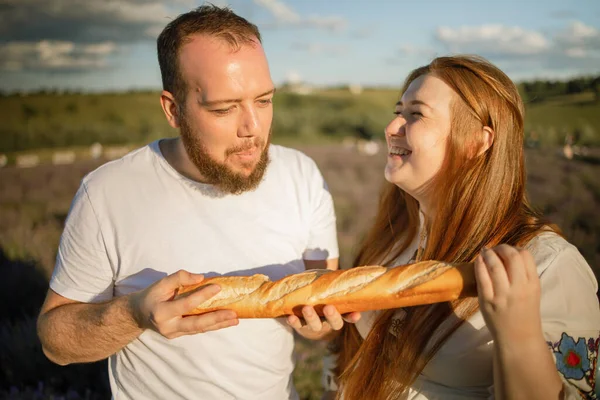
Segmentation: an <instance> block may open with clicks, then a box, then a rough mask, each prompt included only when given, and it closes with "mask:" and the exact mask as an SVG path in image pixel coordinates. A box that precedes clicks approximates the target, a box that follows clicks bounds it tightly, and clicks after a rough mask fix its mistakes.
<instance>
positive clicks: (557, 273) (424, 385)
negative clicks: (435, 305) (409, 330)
mask: <svg viewBox="0 0 600 400" xmlns="http://www.w3.org/2000/svg"><path fill="white" fill-rule="evenodd" d="M418 237H419V235H417V236H416V238H415V240H413V242H412V243H411V245H410V246H409V247H408V248H407V249H406V250H405V251H404V252H403V253H402V254H401V255H400V257H399V258H398V259H397V260H396V261H395V262H394V264H393V265H401V264H406V263H408V262H409V261H410V260H411V257H412V256H413V254H414V253H415V251H416V250H417V247H418V240H417V238H418ZM526 248H527V249H528V250H529V251H530V252H531V254H532V256H533V258H534V260H535V262H536V265H537V271H538V274H539V276H540V281H541V317H542V328H543V332H544V337H545V339H546V340H547V342H548V346H549V350H550V351H551V352H552V353H553V357H554V359H555V362H556V365H557V370H558V371H559V373H560V376H561V378H562V380H563V383H564V391H565V396H566V397H565V398H566V399H569V400H571V399H580V398H581V397H580V396H582V395H583V396H590V398H591V396H592V393H593V387H592V385H593V380H594V379H593V376H594V365H595V362H594V360H595V359H596V358H597V357H598V344H599V335H600V309H599V305H598V298H597V297H596V291H597V290H598V284H597V281H596V278H595V277H594V274H593V272H592V270H591V268H590V266H589V265H588V264H587V263H586V261H585V260H584V258H583V257H582V256H581V254H580V253H579V251H578V250H577V248H576V247H575V246H573V245H571V244H569V243H568V242H567V241H566V240H564V239H563V238H562V237H560V236H558V235H557V234H555V233H551V232H547V233H542V234H540V235H538V236H537V237H535V238H534V239H533V240H532V241H531V242H530V243H528V244H527V246H526ZM378 315H379V312H377V311H370V312H365V313H362V318H361V319H360V320H359V321H358V322H357V324H356V328H357V330H358V331H359V333H360V335H361V336H362V337H363V339H364V338H366V336H367V335H368V333H369V332H370V330H371V327H372V326H373V324H374V322H375V320H376V318H377V316H378ZM404 316H405V312H404V310H403V309H398V310H397V311H396V314H395V317H394V321H393V323H392V326H391V331H392V333H393V330H394V329H402V323H401V321H402V319H403V317H404ZM455 318H456V317H455ZM455 321H456V319H453V318H452V317H451V318H449V319H448V320H447V321H446V323H447V324H450V325H448V326H452V324H453V322H455ZM443 327H444V325H442V327H441V328H442V330H443ZM493 345H494V342H493V340H492V336H491V334H490V332H489V330H488V329H487V326H486V325H485V322H484V320H483V315H482V314H481V312H480V311H477V312H476V313H475V314H474V315H472V316H471V317H470V318H468V319H467V321H466V322H465V323H463V324H462V325H461V326H460V327H459V328H458V329H457V330H456V332H454V333H453V334H452V335H451V336H450V337H449V338H448V340H447V341H446V342H445V343H444V344H443V345H442V346H441V348H440V349H439V350H438V351H437V353H436V354H435V355H434V356H433V358H432V359H431V360H430V361H429V363H428V364H427V365H426V366H425V368H424V369H423V371H422V373H421V375H420V376H419V377H418V378H417V380H416V381H415V383H414V384H413V385H412V387H411V388H410V390H409V393H408V394H407V396H406V397H404V398H405V399H406V400H467V399H493V398H494V387H493V384H494V382H493V369H492V368H493V367H492V357H493ZM577 361H580V363H578V362H577ZM569 364H571V365H569ZM333 366H334V358H332V357H331V356H328V357H326V359H325V361H324V374H323V384H324V386H325V388H326V389H328V390H337V389H338V388H337V385H336V384H335V381H334V377H333V373H332V372H331V369H332V368H333ZM584 398H587V397H584Z"/></svg>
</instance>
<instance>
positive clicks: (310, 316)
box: [287, 305, 360, 340]
mask: <svg viewBox="0 0 600 400" xmlns="http://www.w3.org/2000/svg"><path fill="white" fill-rule="evenodd" d="M323 314H324V315H325V321H323V320H321V317H319V315H318V314H317V312H316V311H315V309H314V307H312V306H304V307H303V308H302V316H303V317H304V318H303V320H302V319H300V318H298V317H297V316H295V315H290V316H288V317H287V323H288V325H290V326H291V327H292V328H294V329H295V330H296V332H298V334H300V335H301V336H303V337H305V338H307V339H312V340H319V339H324V338H325V337H327V336H328V335H330V334H332V332H334V331H339V330H340V329H342V327H343V326H344V321H345V322H348V323H352V324H353V323H356V322H357V321H358V320H359V319H360V313H358V312H352V313H348V314H345V315H341V314H340V313H339V312H338V310H337V309H336V308H335V307H334V306H332V305H326V306H325V307H323Z"/></svg>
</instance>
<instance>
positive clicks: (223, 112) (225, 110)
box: [210, 107, 232, 115]
mask: <svg viewBox="0 0 600 400" xmlns="http://www.w3.org/2000/svg"><path fill="white" fill-rule="evenodd" d="M231 110H232V108H231V107H229V108H219V109H217V110H210V111H211V112H213V113H215V114H218V115H227V114H229V112H230V111H231Z"/></svg>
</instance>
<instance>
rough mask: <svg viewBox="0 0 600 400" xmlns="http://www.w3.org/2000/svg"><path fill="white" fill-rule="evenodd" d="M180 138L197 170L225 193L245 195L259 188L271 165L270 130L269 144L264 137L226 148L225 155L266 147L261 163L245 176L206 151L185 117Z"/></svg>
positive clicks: (208, 181) (259, 161)
mask: <svg viewBox="0 0 600 400" xmlns="http://www.w3.org/2000/svg"><path fill="white" fill-rule="evenodd" d="M180 132H181V139H182V141H183V146H184V148H185V151H186V152H187V154H188V157H189V158H190V160H191V161H192V162H193V163H194V165H195V166H196V168H197V169H198V172H200V174H201V175H202V177H203V178H204V179H206V183H209V184H211V185H215V186H216V187H217V188H218V189H220V190H221V191H222V192H224V193H230V194H242V193H244V192H247V191H250V190H254V189H256V188H257V187H258V185H259V184H260V182H261V181H262V178H263V176H264V174H265V171H266V169H267V165H269V161H270V159H269V145H270V144H271V132H269V137H268V138H267V143H266V145H265V141H264V140H262V139H257V140H256V141H254V142H249V143H248V145H246V146H239V147H235V148H230V149H227V150H226V151H225V156H229V155H231V154H233V153H239V152H242V151H246V150H250V149H252V148H253V147H255V146H256V147H258V148H261V147H263V146H264V149H263V151H262V153H261V155H260V159H259V160H258V163H257V164H256V166H255V167H254V170H252V172H251V173H250V174H249V175H248V176H245V175H243V174H241V173H239V172H235V171H233V170H232V169H231V168H230V167H228V166H227V165H226V164H224V163H220V162H218V161H216V160H214V159H213V158H212V157H211V156H210V155H209V154H208V152H207V150H206V147H205V146H204V145H203V144H202V143H201V142H200V140H198V137H199V135H197V134H195V132H194V129H193V128H192V127H191V126H190V125H189V124H188V121H187V120H186V119H185V118H183V119H182V122H181V126H180Z"/></svg>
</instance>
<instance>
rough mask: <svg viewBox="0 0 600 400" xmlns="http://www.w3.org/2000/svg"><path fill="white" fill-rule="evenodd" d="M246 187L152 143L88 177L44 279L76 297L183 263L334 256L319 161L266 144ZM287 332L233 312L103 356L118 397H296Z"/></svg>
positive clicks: (242, 271) (113, 291)
mask: <svg viewBox="0 0 600 400" xmlns="http://www.w3.org/2000/svg"><path fill="white" fill-rule="evenodd" d="M270 157H271V163H270V164H269V166H268V168H267V171H266V173H265V177H264V178H263V181H262V182H261V184H260V185H259V187H258V188H257V189H256V190H255V191H251V192H246V193H243V194H241V195H237V196H234V195H222V194H220V193H219V192H218V191H216V190H215V189H214V187H213V186H211V185H206V184H200V183H198V182H195V181H192V180H189V179H187V178H185V177H183V176H182V175H180V174H179V173H177V172H176V171H175V170H174V169H173V168H172V167H171V166H170V165H169V164H168V162H167V161H166V160H165V159H164V157H163V156H162V154H161V152H160V149H159V146H158V141H157V142H153V143H152V144H150V145H148V146H145V147H143V148H141V149H138V150H136V151H134V152H132V153H130V154H128V155H126V156H125V157H123V158H122V159H119V160H116V161H113V162H109V163H107V164H105V165H103V166H101V167H99V168H98V169H96V170H95V171H93V172H92V173H90V174H89V175H87V176H86V177H85V178H84V179H83V182H82V184H81V186H80V188H79V191H78V192H77V194H76V196H75V199H74V200H73V204H72V206H71V210H70V212H69V216H68V218H67V221H66V225H65V229H64V232H63V235H62V238H61V243H60V247H59V251H58V256H57V262H56V267H55V269H54V273H53V276H52V279H51V281H50V287H51V288H52V290H54V291H55V292H57V293H58V294H60V295H62V296H64V297H67V298H70V299H73V300H77V301H81V302H103V301H107V300H110V299H112V298H114V297H118V296H122V295H125V294H128V293H132V292H134V291H138V290H141V289H143V288H145V287H147V286H149V285H150V284H152V283H153V282H155V281H157V280H159V279H161V278H163V277H164V276H166V275H168V274H171V273H174V272H176V271H178V270H179V269H185V270H187V271H190V272H194V273H204V274H205V275H206V276H212V275H221V274H229V275H252V274H255V273H262V274H265V275H268V276H269V277H270V278H271V279H272V280H275V279H279V278H282V277H284V276H286V275H289V274H292V273H298V272H302V271H304V269H305V267H304V262H303V259H304V260H322V259H329V258H337V257H338V247H337V237H336V230H335V215H334V210H333V202H332V198H331V195H330V193H329V191H328V189H327V186H326V184H325V182H324V180H323V177H322V175H321V173H320V172H319V170H318V168H317V166H316V164H315V163H314V162H313V161H312V160H311V159H310V158H309V157H307V156H306V155H304V154H302V153H300V152H299V151H296V150H292V149H287V148H284V147H280V146H276V145H272V146H271V148H270ZM293 369H294V362H293V335H292V330H291V328H290V327H289V326H288V325H287V324H286V323H285V321H283V320H278V319H252V320H240V324H239V325H238V326H235V327H230V328H226V329H222V330H218V331H214V332H208V333H204V334H197V335H191V336H184V337H180V338H177V339H172V340H169V339H166V338H164V337H162V336H161V335H159V334H158V333H156V332H154V331H151V330H146V331H145V332H144V333H143V334H142V335H141V336H139V338H137V339H135V340H134V341H133V342H132V343H130V344H129V345H127V346H126V347H125V348H124V349H122V350H121V351H119V352H118V353H116V354H114V355H112V356H111V357H110V358H109V373H110V384H111V389H112V393H113V397H114V398H115V399H161V400H162V399H218V400H225V399H244V400H245V399H261V400H269V399H272V400H281V399H288V398H289V399H296V398H297V394H296V392H295V390H294V387H293V382H292V371H293Z"/></svg>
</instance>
